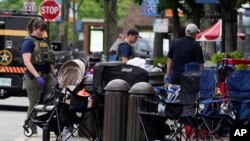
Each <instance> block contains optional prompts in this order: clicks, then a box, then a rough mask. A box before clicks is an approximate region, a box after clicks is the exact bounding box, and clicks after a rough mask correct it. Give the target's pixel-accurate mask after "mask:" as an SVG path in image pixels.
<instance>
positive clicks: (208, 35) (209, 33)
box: [196, 19, 246, 42]
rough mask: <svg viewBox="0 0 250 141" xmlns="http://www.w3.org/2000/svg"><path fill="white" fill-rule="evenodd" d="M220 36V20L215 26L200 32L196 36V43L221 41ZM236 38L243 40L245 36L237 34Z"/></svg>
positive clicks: (240, 33)
mask: <svg viewBox="0 0 250 141" xmlns="http://www.w3.org/2000/svg"><path fill="white" fill-rule="evenodd" d="M221 34H222V20H221V19H220V20H219V21H218V22H217V23H216V24H214V25H213V26H211V27H209V28H208V29H206V30H204V31H203V32H200V33H199V34H197V36H196V40H197V41H210V42H212V41H221ZM237 36H238V37H240V39H242V40H245V39H246V35H245V34H244V33H242V32H238V33H237Z"/></svg>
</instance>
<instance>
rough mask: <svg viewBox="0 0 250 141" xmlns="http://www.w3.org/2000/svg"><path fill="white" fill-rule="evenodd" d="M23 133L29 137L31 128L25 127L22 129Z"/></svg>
mask: <svg viewBox="0 0 250 141" xmlns="http://www.w3.org/2000/svg"><path fill="white" fill-rule="evenodd" d="M23 133H24V135H25V136H26V137H31V135H32V134H33V131H32V130H31V128H29V127H28V128H25V129H24V130H23Z"/></svg>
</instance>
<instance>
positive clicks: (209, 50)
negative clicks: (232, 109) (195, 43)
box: [200, 4, 218, 59]
mask: <svg viewBox="0 0 250 141" xmlns="http://www.w3.org/2000/svg"><path fill="white" fill-rule="evenodd" d="M204 10H205V18H204V19H203V21H204V22H201V23H203V25H201V26H203V27H204V29H207V28H209V27H211V26H212V25H213V24H215V23H216V22H217V20H218V19H216V17H214V16H215V15H214V13H215V11H216V5H214V4H205V5H204ZM201 26H200V27H201ZM203 48H205V53H204V55H205V56H206V57H211V56H212V54H214V53H215V52H216V46H215V42H204V47H203ZM207 59H209V58H207Z"/></svg>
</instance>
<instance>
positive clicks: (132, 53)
mask: <svg viewBox="0 0 250 141" xmlns="http://www.w3.org/2000/svg"><path fill="white" fill-rule="evenodd" d="M122 44H126V45H128V46H129V47H130V48H131V50H132V52H131V55H130V56H129V57H128V59H132V58H134V57H135V49H134V47H132V45H130V44H129V43H127V42H122V43H120V44H119V46H118V51H117V61H122V57H121V56H120V45H122Z"/></svg>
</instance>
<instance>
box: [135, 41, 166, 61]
mask: <svg viewBox="0 0 250 141" xmlns="http://www.w3.org/2000/svg"><path fill="white" fill-rule="evenodd" d="M153 47H154V40H153V39H147V38H139V39H138V40H137V41H136V43H135V44H134V48H135V55H136V57H140V58H153ZM168 49H169V41H168V40H166V39H164V40H163V55H164V56H167V54H168Z"/></svg>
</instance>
